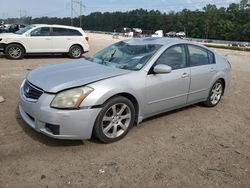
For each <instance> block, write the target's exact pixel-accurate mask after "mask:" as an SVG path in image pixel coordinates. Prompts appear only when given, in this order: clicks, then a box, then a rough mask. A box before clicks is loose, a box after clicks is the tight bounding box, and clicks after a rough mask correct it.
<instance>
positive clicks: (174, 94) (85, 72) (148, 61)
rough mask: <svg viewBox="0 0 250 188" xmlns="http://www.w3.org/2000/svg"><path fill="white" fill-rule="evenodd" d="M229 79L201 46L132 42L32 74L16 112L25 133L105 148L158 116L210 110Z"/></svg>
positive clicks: (222, 63)
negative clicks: (95, 142) (195, 107)
mask: <svg viewBox="0 0 250 188" xmlns="http://www.w3.org/2000/svg"><path fill="white" fill-rule="evenodd" d="M230 78H231V66H230V64H229V62H228V61H227V59H226V58H224V57H222V56H220V55H219V54H217V53H216V52H214V51H213V50H211V49H209V48H206V47H205V46H202V45H199V44H195V43H191V42H189V41H185V40H181V39H170V38H141V39H131V40H126V41H120V42H118V43H115V44H112V45H111V46H109V47H107V48H105V49H103V50H101V51H99V52H97V53H96V54H95V55H93V56H92V57H90V58H88V59H84V60H83V59H81V60H75V61H70V62H65V63H59V64H53V65H49V66H46V67H41V68H38V69H35V70H33V71H31V72H30V73H29V74H28V75H27V78H26V79H25V80H24V81H23V83H22V85H21V88H20V96H19V97H20V104H19V111H20V114H21V116H22V118H23V119H24V121H25V122H26V123H27V124H28V125H29V126H31V127H32V128H34V129H35V130H37V131H38V132H41V133H43V134H45V135H47V136H49V137H53V138H58V139H80V140H85V139H90V138H91V137H92V135H94V136H95V137H97V138H98V139H99V140H100V141H102V142H104V143H111V142H115V141H118V140H120V139H122V138H123V137H124V136H125V135H126V134H127V133H128V131H129V130H130V129H131V127H133V125H136V124H138V123H140V122H141V121H142V120H143V119H145V118H148V117H151V116H154V115H156V114H159V113H164V112H167V111H170V110H174V109H177V108H181V107H184V106H188V105H191V104H194V103H201V102H202V103H203V104H204V105H206V106H208V107H214V106H216V105H217V104H218V103H219V102H220V100H221V98H222V96H223V94H225V92H226V91H227V89H228V87H229V84H230ZM155 126H157V125H155Z"/></svg>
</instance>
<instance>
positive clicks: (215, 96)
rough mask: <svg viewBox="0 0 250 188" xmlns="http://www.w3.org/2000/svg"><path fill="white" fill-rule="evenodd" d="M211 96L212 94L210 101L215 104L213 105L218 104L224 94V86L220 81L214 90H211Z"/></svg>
mask: <svg viewBox="0 0 250 188" xmlns="http://www.w3.org/2000/svg"><path fill="white" fill-rule="evenodd" d="M211 92H212V93H211V96H210V102H211V103H212V104H213V105H216V104H217V103H218V102H219V101H220V98H221V96H222V92H223V86H222V84H221V83H220V82H217V83H216V84H215V85H214V86H213V88H212V91H211Z"/></svg>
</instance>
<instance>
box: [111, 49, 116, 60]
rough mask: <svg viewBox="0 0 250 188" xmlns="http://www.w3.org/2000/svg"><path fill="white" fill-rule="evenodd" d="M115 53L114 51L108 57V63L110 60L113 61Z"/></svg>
mask: <svg viewBox="0 0 250 188" xmlns="http://www.w3.org/2000/svg"><path fill="white" fill-rule="evenodd" d="M115 53H116V50H114V52H113V53H112V54H111V55H110V58H109V62H110V61H112V59H113V57H114V55H115Z"/></svg>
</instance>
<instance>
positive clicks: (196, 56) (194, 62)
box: [188, 45, 210, 67]
mask: <svg viewBox="0 0 250 188" xmlns="http://www.w3.org/2000/svg"><path fill="white" fill-rule="evenodd" d="M188 50H189V55H190V66H191V67H194V66H200V65H207V64H210V61H209V57H208V51H207V50H206V49H203V48H201V47H199V46H195V45H188Z"/></svg>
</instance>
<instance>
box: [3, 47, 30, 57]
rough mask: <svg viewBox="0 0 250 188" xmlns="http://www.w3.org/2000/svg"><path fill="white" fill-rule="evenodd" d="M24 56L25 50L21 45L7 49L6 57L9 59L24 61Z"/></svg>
mask: <svg viewBox="0 0 250 188" xmlns="http://www.w3.org/2000/svg"><path fill="white" fill-rule="evenodd" d="M24 54H25V50H24V48H23V47H22V46H21V45H19V44H10V45H8V46H7V47H6V49H5V55H6V57H7V58H9V59H22V58H23V56H24Z"/></svg>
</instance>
